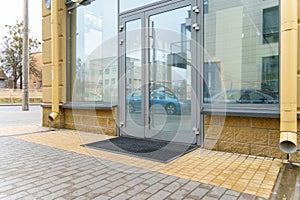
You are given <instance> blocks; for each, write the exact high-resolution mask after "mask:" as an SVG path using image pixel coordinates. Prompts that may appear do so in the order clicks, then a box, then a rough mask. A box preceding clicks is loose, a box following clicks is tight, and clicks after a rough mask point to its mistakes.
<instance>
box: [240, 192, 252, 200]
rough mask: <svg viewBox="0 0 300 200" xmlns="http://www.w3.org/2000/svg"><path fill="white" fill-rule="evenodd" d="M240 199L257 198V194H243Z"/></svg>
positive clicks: (250, 199) (249, 199)
mask: <svg viewBox="0 0 300 200" xmlns="http://www.w3.org/2000/svg"><path fill="white" fill-rule="evenodd" d="M238 199H239V200H255V196H253V195H251V194H246V193H245V194H241V196H240V197H239V198H238Z"/></svg>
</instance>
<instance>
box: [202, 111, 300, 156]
mask: <svg viewBox="0 0 300 200" xmlns="http://www.w3.org/2000/svg"><path fill="white" fill-rule="evenodd" d="M204 123H205V130H204V131H205V140H204V144H205V148H206V149H214V150H218V151H225V152H232V153H241V154H248V155H256V156H267V157H273V158H287V155H286V154H283V153H282V152H281V151H280V150H279V148H278V144H279V136H280V134H279V133H280V132H279V128H280V120H279V119H274V118H259V117H230V116H205V119H204ZM298 124H299V123H298ZM298 127H299V126H298ZM299 139H300V138H299V136H298V141H299ZM298 147H300V145H299V144H298ZM299 154H300V151H298V152H297V153H296V154H294V155H292V156H291V158H292V160H295V159H299ZM297 155H298V156H297Z"/></svg>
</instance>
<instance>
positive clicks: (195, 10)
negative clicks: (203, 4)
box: [192, 6, 200, 14]
mask: <svg viewBox="0 0 300 200" xmlns="http://www.w3.org/2000/svg"><path fill="white" fill-rule="evenodd" d="M192 10H193V11H194V12H195V13H197V14H198V13H199V12H200V9H199V6H193V8H192Z"/></svg>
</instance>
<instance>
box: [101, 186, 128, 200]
mask: <svg viewBox="0 0 300 200" xmlns="http://www.w3.org/2000/svg"><path fill="white" fill-rule="evenodd" d="M128 189H129V188H128V187H126V186H125V185H121V186H119V187H116V188H113V189H110V190H109V191H108V192H107V193H106V195H108V196H110V197H115V196H117V195H119V194H121V193H122V192H124V191H125V190H128Z"/></svg>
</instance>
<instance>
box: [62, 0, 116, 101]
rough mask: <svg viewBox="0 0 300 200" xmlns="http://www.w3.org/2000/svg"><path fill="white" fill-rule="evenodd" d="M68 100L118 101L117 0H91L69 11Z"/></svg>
mask: <svg viewBox="0 0 300 200" xmlns="http://www.w3.org/2000/svg"><path fill="white" fill-rule="evenodd" d="M68 20H69V21H68V22H69V23H68V25H69V26H68V33H69V37H68V38H69V41H68V45H69V48H68V49H69V55H68V56H69V60H68V69H69V72H68V73H69V74H68V79H69V81H70V85H71V88H70V89H69V90H68V91H69V93H68V100H69V101H73V102H91V101H92V102H95V101H97V102H98V101H100V102H109V103H111V102H117V94H118V89H117V81H112V80H113V79H114V80H117V78H118V77H117V76H118V74H117V73H116V72H115V71H113V70H111V69H113V68H117V66H118V43H117V42H118V39H117V34H118V33H117V28H116V27H117V24H118V9H117V0H114V1H108V2H104V1H92V2H91V4H89V5H86V6H79V7H77V8H74V9H72V10H70V11H69V12H68Z"/></svg>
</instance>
